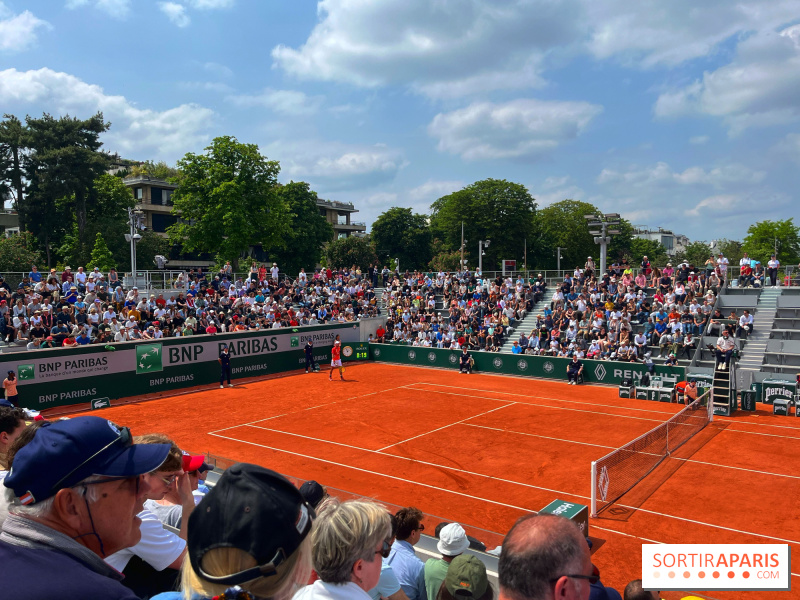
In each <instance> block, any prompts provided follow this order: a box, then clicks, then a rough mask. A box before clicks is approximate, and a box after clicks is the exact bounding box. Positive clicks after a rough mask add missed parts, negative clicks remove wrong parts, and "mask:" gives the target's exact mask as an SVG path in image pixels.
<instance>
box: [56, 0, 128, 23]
mask: <svg viewBox="0 0 800 600" xmlns="http://www.w3.org/2000/svg"><path fill="white" fill-rule="evenodd" d="M89 4H92V5H93V6H94V7H95V8H96V9H98V10H101V11H103V12H104V13H107V14H109V15H111V16H112V17H115V18H117V19H123V18H125V17H127V16H128V14H129V13H130V10H131V2H130V0H67V3H66V7H67V8H69V9H73V10H74V9H76V8H81V7H84V6H87V5H89Z"/></svg>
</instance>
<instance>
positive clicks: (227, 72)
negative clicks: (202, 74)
mask: <svg viewBox="0 0 800 600" xmlns="http://www.w3.org/2000/svg"><path fill="white" fill-rule="evenodd" d="M203 69H204V70H205V71H208V72H209V73H211V74H212V75H216V76H217V77H219V78H221V79H230V78H231V77H233V69H231V68H230V67H227V66H225V65H221V64H219V63H216V62H207V63H203Z"/></svg>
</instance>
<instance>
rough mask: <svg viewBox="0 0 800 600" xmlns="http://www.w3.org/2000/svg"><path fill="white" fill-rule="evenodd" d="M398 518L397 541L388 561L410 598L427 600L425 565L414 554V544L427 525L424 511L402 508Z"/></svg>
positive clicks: (411, 599)
mask: <svg viewBox="0 0 800 600" xmlns="http://www.w3.org/2000/svg"><path fill="white" fill-rule="evenodd" d="M395 517H396V518H397V541H396V542H395V543H394V545H393V546H392V550H391V552H390V553H389V558H388V560H387V562H388V563H389V564H390V565H391V566H392V569H394V574H395V575H396V576H397V580H398V581H399V582H400V587H401V588H402V589H403V591H404V592H405V593H406V596H408V599H409V600H426V598H427V591H426V589H425V565H424V564H423V562H422V561H421V560H420V559H419V558H417V555H416V554H414V545H415V544H416V543H418V542H419V539H420V537H421V536H422V532H423V530H424V529H425V525H424V524H423V523H422V511H421V510H419V509H418V508H414V507H409V508H401V509H400V510H399V511H397V514H396V515H395Z"/></svg>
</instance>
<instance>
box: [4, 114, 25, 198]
mask: <svg viewBox="0 0 800 600" xmlns="http://www.w3.org/2000/svg"><path fill="white" fill-rule="evenodd" d="M3 118H4V119H5V120H4V121H2V122H0V198H5V197H6V196H11V198H12V203H13V206H14V208H15V209H16V208H18V206H19V203H20V202H21V201H22V198H23V195H24V193H25V183H24V179H25V175H24V162H25V157H26V154H27V148H28V131H27V128H26V126H25V125H23V124H22V122H21V121H20V120H19V119H18V118H17V117H15V116H14V115H3Z"/></svg>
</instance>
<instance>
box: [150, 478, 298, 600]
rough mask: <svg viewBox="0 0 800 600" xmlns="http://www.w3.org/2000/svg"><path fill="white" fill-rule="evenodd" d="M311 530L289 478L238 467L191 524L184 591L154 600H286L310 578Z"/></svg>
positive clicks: (204, 502) (221, 480)
mask: <svg viewBox="0 0 800 600" xmlns="http://www.w3.org/2000/svg"><path fill="white" fill-rule="evenodd" d="M313 524H314V509H312V508H311V507H310V506H309V505H308V503H307V502H306V501H305V500H303V497H302V496H301V495H300V492H299V491H298V489H297V488H296V487H295V486H293V485H292V484H291V483H290V482H289V481H288V480H287V479H286V478H285V477H283V476H282V475H279V474H278V473H275V472H274V471H270V470H269V469H265V468H264V467H259V466H257V465H251V464H247V463H239V464H236V465H233V466H232V467H230V468H229V469H227V470H226V471H225V472H224V473H223V474H222V476H221V477H220V478H219V481H218V482H217V484H216V485H215V486H214V487H213V488H211V491H210V492H209V493H208V494H206V496H205V497H204V498H203V500H202V501H201V502H200V504H198V505H197V508H196V509H195V510H194V511H192V514H191V516H190V517H189V531H188V546H187V550H188V552H187V553H188V559H189V560H186V561H184V564H183V577H182V584H181V587H182V592H166V593H163V594H158V595H157V596H154V597H153V600H203V599H206V598H216V599H218V600H233V599H235V600H265V599H273V598H274V599H275V600H288V599H289V598H291V596H292V594H293V593H294V592H295V591H296V590H297V588H298V587H300V586H302V585H304V583H305V582H306V581H308V579H309V576H310V574H311V535H309V534H310V533H311V532H312V529H313Z"/></svg>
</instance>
